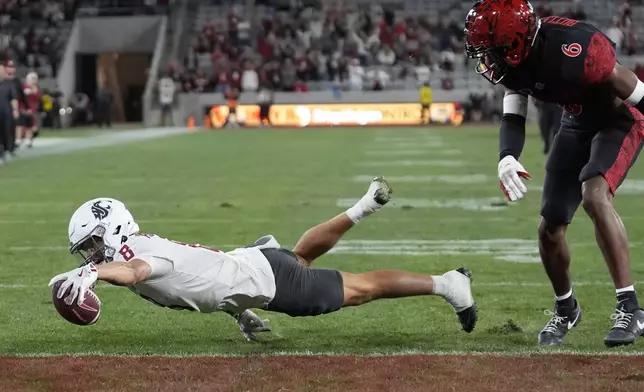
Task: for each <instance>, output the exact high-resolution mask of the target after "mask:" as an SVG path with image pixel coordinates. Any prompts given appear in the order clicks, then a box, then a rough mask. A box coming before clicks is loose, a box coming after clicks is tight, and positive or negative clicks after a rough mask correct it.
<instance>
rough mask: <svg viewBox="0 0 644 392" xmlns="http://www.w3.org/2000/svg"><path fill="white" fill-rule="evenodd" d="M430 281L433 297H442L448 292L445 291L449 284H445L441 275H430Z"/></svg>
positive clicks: (445, 281)
mask: <svg viewBox="0 0 644 392" xmlns="http://www.w3.org/2000/svg"><path fill="white" fill-rule="evenodd" d="M432 280H433V281H434V295H438V296H441V297H444V296H445V295H446V294H447V293H448V292H449V290H448V289H447V286H448V285H449V283H447V279H445V277H444V276H443V275H438V276H433V275H432Z"/></svg>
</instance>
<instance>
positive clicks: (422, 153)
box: [364, 150, 463, 157]
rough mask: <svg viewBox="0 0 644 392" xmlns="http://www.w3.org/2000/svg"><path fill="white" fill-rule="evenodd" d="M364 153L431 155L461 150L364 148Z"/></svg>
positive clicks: (372, 154)
mask: <svg viewBox="0 0 644 392" xmlns="http://www.w3.org/2000/svg"><path fill="white" fill-rule="evenodd" d="M364 153H365V155H368V156H379V157H385V156H405V155H407V156H419V155H422V156H433V155H459V154H462V153H463V152H462V151H461V150H437V151H427V150H366V151H365V152H364Z"/></svg>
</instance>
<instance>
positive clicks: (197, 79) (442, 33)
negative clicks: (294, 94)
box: [168, 4, 463, 92]
mask: <svg viewBox="0 0 644 392" xmlns="http://www.w3.org/2000/svg"><path fill="white" fill-rule="evenodd" d="M242 15H243V13H242V10H241V8H238V7H233V8H232V9H231V11H230V13H229V15H228V17H227V20H226V21H225V22H212V23H208V24H206V25H205V26H204V27H203V29H202V30H201V31H200V32H199V33H198V34H197V35H196V36H195V37H194V39H193V41H192V44H191V46H190V48H189V49H188V53H187V55H186V56H185V58H184V61H183V64H178V63H174V64H170V66H169V67H168V72H169V73H170V74H171V75H172V77H173V78H174V79H175V80H176V81H177V82H179V83H180V84H181V88H182V90H183V91H192V92H203V91H222V90H224V89H225V88H226V87H235V88H238V89H240V90H242V91H257V90H258V89H259V88H260V86H268V87H270V88H271V89H273V90H277V91H306V90H307V89H308V88H309V86H310V85H311V82H318V83H319V82H327V83H329V82H330V83H340V84H343V85H348V86H349V88H352V89H356V90H361V89H375V90H377V89H382V88H384V87H386V85H387V84H388V83H390V81H392V80H401V79H408V80H414V81H418V82H419V83H422V82H425V81H428V80H429V79H430V75H431V73H432V72H433V71H435V70H437V69H439V68H442V69H443V70H445V71H448V72H449V71H451V70H453V68H454V62H455V61H457V58H458V57H460V58H462V51H463V42H462V39H463V31H462V30H463V28H462V23H461V21H456V20H449V19H447V18H441V20H440V22H439V23H433V22H431V21H430V20H428V19H427V18H424V17H407V18H405V19H403V20H397V19H396V18H395V16H394V13H393V12H392V11H388V10H386V9H383V7H381V6H380V5H378V4H372V5H371V7H368V9H358V8H357V7H352V6H349V7H343V8H341V7H333V8H326V9H323V8H320V7H314V6H297V5H296V6H286V7H281V8H268V7H266V8H264V12H262V13H260V15H261V17H260V19H259V20H257V21H250V20H247V19H245V18H244V17H243V16H242ZM205 56H208V58H209V60H210V61H209V62H207V63H206V65H205V66H204V64H203V59H204V57H205Z"/></svg>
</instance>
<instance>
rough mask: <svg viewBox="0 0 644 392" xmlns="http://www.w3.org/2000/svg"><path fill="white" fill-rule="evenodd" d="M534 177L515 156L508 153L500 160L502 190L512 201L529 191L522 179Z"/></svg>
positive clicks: (521, 197)
mask: <svg viewBox="0 0 644 392" xmlns="http://www.w3.org/2000/svg"><path fill="white" fill-rule="evenodd" d="M522 178H524V179H526V180H530V179H532V177H530V174H528V172H527V171H526V170H525V169H524V168H523V166H522V165H521V164H520V163H519V161H517V160H516V159H515V158H514V157H513V156H511V155H508V156H506V157H504V158H503V159H501V161H499V180H501V190H503V193H505V195H506V196H507V197H508V199H509V200H510V201H517V200H520V199H523V196H525V194H526V193H527V192H528V188H526V186H525V185H524V184H523V181H521V179H522Z"/></svg>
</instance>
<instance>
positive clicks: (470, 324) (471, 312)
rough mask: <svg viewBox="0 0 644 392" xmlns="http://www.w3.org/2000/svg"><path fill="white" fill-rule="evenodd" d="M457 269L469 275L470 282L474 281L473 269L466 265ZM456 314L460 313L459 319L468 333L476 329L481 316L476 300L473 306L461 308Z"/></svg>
mask: <svg viewBox="0 0 644 392" xmlns="http://www.w3.org/2000/svg"><path fill="white" fill-rule="evenodd" d="M456 271H458V272H460V273H461V274H463V275H465V276H467V278H468V279H469V280H470V282H472V271H470V270H468V269H467V268H464V267H461V268H458V269H457V270H456ZM456 314H457V315H458V320H459V321H460V322H461V326H462V327H463V331H465V332H467V333H470V332H472V331H473V330H474V327H476V322H477V321H478V317H479V316H478V310H477V308H476V302H472V306H470V307H469V308H467V309H464V310H461V311H460V312H457V313H456Z"/></svg>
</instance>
